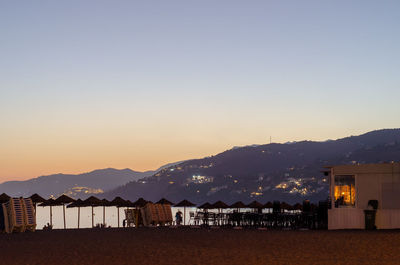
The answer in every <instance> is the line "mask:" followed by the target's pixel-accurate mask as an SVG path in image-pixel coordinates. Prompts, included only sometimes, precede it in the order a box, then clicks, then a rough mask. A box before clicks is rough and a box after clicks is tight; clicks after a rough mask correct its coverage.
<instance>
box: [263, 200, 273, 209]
mask: <svg viewBox="0 0 400 265" xmlns="http://www.w3.org/2000/svg"><path fill="white" fill-rule="evenodd" d="M273 207H274V205H273V204H272V202H267V203H266V204H264V208H266V209H267V208H271V209H272V208H273Z"/></svg>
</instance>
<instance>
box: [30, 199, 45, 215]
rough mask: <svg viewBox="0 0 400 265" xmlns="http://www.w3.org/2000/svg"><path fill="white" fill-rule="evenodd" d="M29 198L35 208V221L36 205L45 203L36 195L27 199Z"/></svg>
mask: <svg viewBox="0 0 400 265" xmlns="http://www.w3.org/2000/svg"><path fill="white" fill-rule="evenodd" d="M29 198H31V200H32V203H33V207H34V208H35V219H36V204H38V203H42V202H45V201H46V199H44V198H43V197H42V196H40V195H39V194H37V193H35V194H33V195H31V197H29Z"/></svg>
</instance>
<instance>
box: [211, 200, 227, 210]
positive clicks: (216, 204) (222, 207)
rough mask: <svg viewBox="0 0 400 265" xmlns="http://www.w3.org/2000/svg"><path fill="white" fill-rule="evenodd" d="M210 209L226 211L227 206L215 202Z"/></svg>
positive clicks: (220, 202) (221, 202)
mask: <svg viewBox="0 0 400 265" xmlns="http://www.w3.org/2000/svg"><path fill="white" fill-rule="evenodd" d="M212 207H213V208H214V209H226V208H229V205H227V204H226V203H224V202H223V201H217V202H215V203H213V204H212Z"/></svg>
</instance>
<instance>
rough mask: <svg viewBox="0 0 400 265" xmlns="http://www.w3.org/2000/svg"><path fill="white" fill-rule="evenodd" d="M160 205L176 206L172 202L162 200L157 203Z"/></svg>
mask: <svg viewBox="0 0 400 265" xmlns="http://www.w3.org/2000/svg"><path fill="white" fill-rule="evenodd" d="M156 203H158V204H169V205H174V203H172V202H170V201H169V200H167V199H165V198H162V199H161V200H159V201H158V202H156Z"/></svg>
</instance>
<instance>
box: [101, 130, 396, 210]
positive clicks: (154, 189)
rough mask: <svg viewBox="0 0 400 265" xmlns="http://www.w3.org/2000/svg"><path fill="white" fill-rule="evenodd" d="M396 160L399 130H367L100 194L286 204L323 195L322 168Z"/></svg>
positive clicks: (176, 169)
mask: <svg viewBox="0 0 400 265" xmlns="http://www.w3.org/2000/svg"><path fill="white" fill-rule="evenodd" d="M399 160H400V129H384V130H377V131H372V132H369V133H366V134H363V135H359V136H351V137H346V138H342V139H337V140H328V141H324V142H314V141H301V142H290V143H286V144H278V143H272V144H265V145H254V146H245V147H235V148H233V149H231V150H227V151H225V152H222V153H220V154H217V155H215V156H210V157H206V158H203V159H195V160H188V161H185V162H182V163H179V164H176V165H173V166H171V167H168V168H164V169H162V170H160V171H158V172H157V173H155V174H154V175H152V176H149V177H145V178H142V179H139V180H137V181H131V182H129V183H127V184H125V185H123V186H120V187H118V188H116V189H114V190H112V191H110V192H107V193H105V194H104V196H106V197H109V198H112V197H114V196H121V197H123V198H126V199H131V200H135V199H137V198H138V197H144V198H145V199H148V200H158V199H160V198H161V197H166V198H167V199H169V200H172V201H179V200H182V199H184V198H185V199H188V200H191V201H193V202H195V203H203V202H206V201H208V202H214V201H216V200H223V201H225V202H228V203H231V202H234V201H237V200H242V201H245V202H249V201H251V200H254V199H257V200H259V201H262V202H266V201H272V200H281V201H286V202H289V203H293V202H298V201H302V200H304V199H310V200H312V201H318V200H322V199H326V198H327V196H328V186H329V185H328V181H327V179H326V177H324V176H323V173H322V172H321V170H323V167H324V166H327V165H338V164H354V163H383V162H389V161H399Z"/></svg>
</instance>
